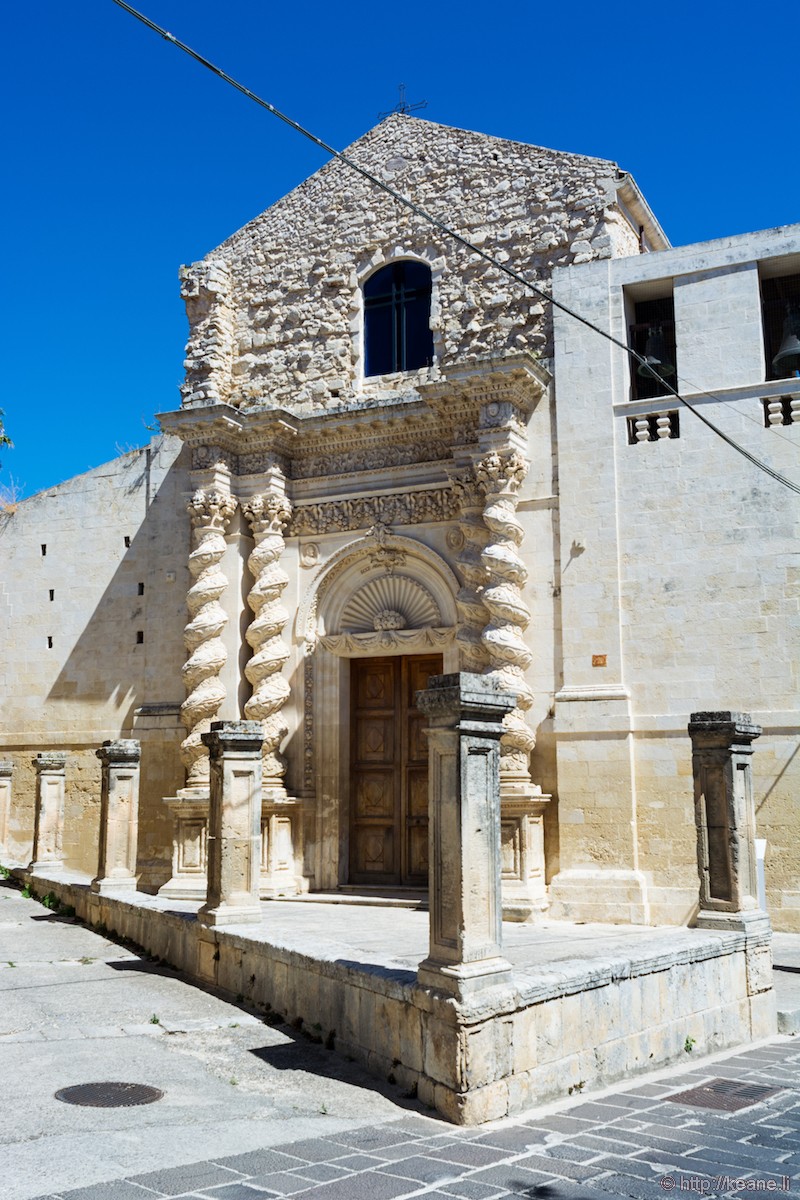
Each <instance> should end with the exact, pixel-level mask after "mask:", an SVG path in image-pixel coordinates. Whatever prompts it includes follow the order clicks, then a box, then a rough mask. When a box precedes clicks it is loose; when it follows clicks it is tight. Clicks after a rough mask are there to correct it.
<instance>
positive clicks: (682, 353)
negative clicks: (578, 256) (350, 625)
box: [555, 226, 800, 929]
mask: <svg viewBox="0 0 800 1200" xmlns="http://www.w3.org/2000/svg"><path fill="white" fill-rule="evenodd" d="M791 255H794V256H795V257H794V258H793V259H792V258H791V257H786V258H785V259H784V257H783V256H791ZM777 256H781V261H782V262H785V264H788V265H786V267H785V271H784V273H786V274H791V273H792V272H793V271H794V272H800V227H797V226H792V227H789V228H786V229H781V230H770V231H766V232H764V233H761V234H753V235H747V236H745V237H740V238H728V239H722V240H720V241H718V242H710V243H705V244H702V245H699V246H691V247H686V248H685V249H677V250H670V251H665V252H662V253H659V254H652V255H648V256H645V257H643V258H637V259H627V260H619V261H617V262H613V263H608V264H596V265H588V266H585V267H581V268H579V269H575V270H571V271H567V272H562V273H559V275H558V276H557V278H556V281H555V289H556V295H557V296H558V298H560V299H561V300H564V301H566V302H567V303H569V304H572V305H574V306H575V307H576V308H578V309H579V310H580V311H581V312H582V313H583V314H584V315H586V316H587V317H589V318H590V319H594V320H595V321H597V323H598V324H600V325H601V326H602V327H603V328H609V329H610V330H611V332H613V333H615V334H616V335H617V336H618V337H620V338H621V339H622V340H623V341H625V340H626V339H627V328H626V314H625V308H624V300H625V296H626V295H628V296H630V295H631V293H632V294H633V296H634V297H637V296H640V295H642V294H643V293H642V288H643V287H649V288H650V293H649V294H652V293H653V291H658V290H659V288H660V285H661V283H663V281H666V283H667V287H668V286H669V282H670V281H674V282H673V286H674V298H675V322H676V340H677V359H678V374H679V381H678V382H679V387H680V388H681V389H682V390H683V391H684V394H685V395H686V396H687V398H689V399H690V400H691V401H692V403H694V404H696V405H697V406H698V408H699V409H700V411H701V412H702V414H703V415H704V416H706V417H707V418H709V419H710V420H711V421H713V422H714V423H715V424H716V425H717V426H719V428H720V429H722V430H723V431H724V432H725V433H726V434H727V435H728V436H729V437H731V438H732V439H733V440H734V441H735V442H737V443H738V444H740V445H742V446H743V447H745V448H746V449H747V450H748V451H750V453H752V454H753V455H755V456H756V457H757V458H759V459H761V460H763V461H764V462H766V463H767V464H769V465H770V466H772V467H773V468H774V469H775V470H777V471H780V472H783V473H784V474H785V475H786V476H788V477H789V478H791V479H794V480H797V479H798V473H797V443H798V440H799V439H800V424H797V423H796V424H793V425H792V424H790V425H774V426H770V427H765V416H764V405H763V398H764V397H769V396H772V395H777V394H783V393H784V392H790V391H792V390H793V392H794V394H796V393H797V390H798V389H797V388H796V387H794V388H793V385H794V384H796V382H797V381H791V380H785V381H783V382H772V383H766V382H765V365H764V350H763V337H762V330H761V318H760V299H759V291H758V267H757V264H758V262H759V261H761V262H762V263H764V262H766V263H769V262H770V260H772V259H774V258H775V257H777ZM792 263H794V266H793V265H792ZM556 337H557V355H556V388H557V414H558V416H557V421H558V444H559V475H560V481H561V558H562V564H561V565H562V576H561V578H562V604H563V612H562V620H563V646H564V691H563V696H562V700H561V701H560V702H559V714H558V715H557V729H559V728H560V730H561V732H562V733H563V737H564V743H563V752H562V749H560V750H559V755H560V757H559V792H560V820H561V829H562V838H561V865H562V867H564V866H565V863H566V864H571V865H572V867H573V868H575V869H580V870H590V871H591V870H596V869H599V870H602V869H615V868H616V869H625V870H628V871H630V872H634V873H635V872H639V873H640V875H641V876H642V877H643V879H644V880H645V881H646V885H647V889H646V890H647V904H648V905H649V910H648V911H649V919H651V920H653V921H658V920H667V919H669V920H682V919H686V918H687V917H690V916H691V915H692V913H693V909H694V904H695V902H696V895H697V874H696V860H695V843H694V825H693V818H692V808H691V806H692V778H691V748H690V744H689V739H688V737H687V735H686V724H687V721H688V717H689V713H690V712H692V711H694V710H700V709H742V710H745V711H747V712H751V713H752V714H753V718H754V720H755V721H756V722H757V723H759V724H761V725H762V726H763V728H764V736H763V737H762V738H761V740H760V741H758V742H757V743H756V746H755V750H756V753H755V757H754V760H753V772H754V783H755V793H756V808H757V823H758V829H757V833H758V836H761V837H766V839H767V843H768V847H767V859H766V874H767V889H768V906H769V909H770V913H771V916H772V918H773V922H774V923H775V926H776V927H777V928H783V929H800V908H799V907H798V902H800V859H798V856H797V854H796V851H795V850H793V849H792V845H791V842H792V837H791V833H790V830H791V829H792V826H793V824H794V827H795V828H796V822H795V812H794V807H793V803H792V800H791V796H792V793H793V792H794V793H795V794H796V790H797V787H798V782H800V780H799V779H798V765H797V756H796V729H797V725H798V720H797V716H798V714H797V700H798V695H800V689H798V657H797V646H798V644H800V642H799V641H798V633H800V630H798V607H797V596H798V581H799V580H800V575H799V574H798V561H797V557H796V546H797V522H798V516H800V504H799V503H798V499H797V496H796V495H795V494H794V493H792V492H791V491H789V490H788V489H787V488H785V487H783V486H781V485H780V483H778V482H777V481H775V480H773V479H772V478H770V477H769V476H768V475H767V474H765V473H764V472H762V471H760V470H757V469H756V468H755V467H754V466H752V465H751V464H750V463H748V462H747V461H746V460H745V459H743V458H742V457H741V456H740V455H739V454H737V453H736V451H735V450H733V449H732V448H731V447H730V446H728V445H726V444H725V443H724V442H723V440H722V439H721V438H720V437H718V436H717V435H716V434H715V433H713V432H712V431H711V430H710V429H708V428H707V427H705V426H704V425H703V424H702V423H701V422H700V421H699V420H698V419H697V418H695V417H694V416H693V415H692V414H691V413H690V412H688V411H687V410H685V409H684V410H682V411H680V412H679V421H680V436H679V437H678V438H658V439H657V440H655V441H638V442H636V444H633V445H631V444H629V438H630V428H629V420H630V418H631V417H637V416H641V415H647V414H653V413H658V412H663V411H667V410H674V409H679V408H680V405H679V404H678V403H677V401H674V400H673V399H669V398H668V399H665V400H663V401H659V400H654V401H653V400H651V401H633V402H631V401H630V400H629V399H628V396H629V391H628V381H629V374H628V366H627V363H626V355H625V354H624V353H623V352H622V351H620V350H617V349H616V348H614V347H611V346H609V344H608V343H605V342H603V341H602V340H601V339H600V338H598V337H597V335H596V334H593V333H592V332H591V331H589V330H586V329H581V328H578V327H577V326H576V325H575V323H574V322H570V321H569V319H568V318H563V319H562V318H560V317H559V318H557V334H556ZM700 389H710V391H711V392H712V394H711V395H705V394H703V393H702V392H701V391H700ZM597 656H606V659H605V664H604V665H597V662H596V663H595V665H594V666H593V658H594V659H595V660H596V659H597ZM600 661H601V662H602V659H601V660H600ZM596 759H599V763H598V765H597V767H595V765H594V760H596ZM625 846H627V849H623V847H625ZM598 887H599V884H598Z"/></svg>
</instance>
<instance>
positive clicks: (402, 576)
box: [297, 525, 459, 655]
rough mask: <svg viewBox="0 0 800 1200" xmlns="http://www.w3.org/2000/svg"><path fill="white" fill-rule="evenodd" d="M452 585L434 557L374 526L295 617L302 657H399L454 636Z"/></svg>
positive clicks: (335, 561) (314, 587) (345, 551)
mask: <svg viewBox="0 0 800 1200" xmlns="http://www.w3.org/2000/svg"><path fill="white" fill-rule="evenodd" d="M458 586H459V585H458V580H457V579H456V576H455V574H454V573H453V571H452V570H451V568H450V567H449V566H448V564H447V563H446V562H445V560H444V559H443V558H442V557H441V555H440V554H437V553H436V551H435V550H431V548H430V547H429V546H426V545H424V544H423V543H422V542H418V541H415V540H414V539H413V538H408V537H401V536H399V535H395V534H393V533H392V532H391V531H390V530H389V529H387V527H386V526H382V525H378V526H375V527H374V528H373V529H372V530H371V531H370V533H369V534H368V535H367V536H365V537H361V538H357V539H356V540H355V541H353V542H351V543H350V544H349V545H348V546H345V547H343V548H342V549H341V550H340V551H339V552H338V553H337V554H335V555H334V556H333V557H332V559H331V560H330V562H328V563H327V564H326V565H325V566H324V567H323V568H322V569H321V570H320V571H319V572H318V574H317V576H316V578H315V579H314V581H313V582H312V584H311V586H310V588H309V590H308V592H307V593H306V596H305V598H304V599H303V602H302V603H301V605H300V609H299V612H298V622H297V633H298V637H299V638H300V639H301V640H302V641H304V642H305V644H306V649H307V653H308V652H309V651H311V650H313V649H314V648H315V647H316V646H317V645H318V644H322V645H323V646H324V647H325V648H326V649H327V650H329V651H331V652H332V653H334V654H345V655H352V654H359V653H362V654H377V653H403V652H411V650H412V649H414V648H417V647H421V648H425V647H429V646H432V645H443V644H445V642H448V641H450V640H451V639H452V638H453V637H454V636H455V626H456V619H457V614H456V603H455V597H456V593H457V591H458Z"/></svg>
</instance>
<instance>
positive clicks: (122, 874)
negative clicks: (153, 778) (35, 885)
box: [92, 739, 141, 896]
mask: <svg viewBox="0 0 800 1200" xmlns="http://www.w3.org/2000/svg"><path fill="white" fill-rule="evenodd" d="M95 753H96V754H97V757H98V758H99V759H100V763H101V765H102V768H103V780H102V790H101V793H100V846H99V851H98V857H97V875H96V876H95V878H94V879H93V880H92V891H93V892H97V893H98V894H99V895H101V896H116V895H119V894H120V893H126V892H135V891H136V851H137V848H138V843H139V760H140V757H141V745H140V743H139V742H137V741H134V740H133V739H122V740H120V741H115V742H103V745H102V747H101V748H100V749H99V750H97V751H95Z"/></svg>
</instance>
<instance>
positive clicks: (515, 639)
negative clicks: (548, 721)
mask: <svg viewBox="0 0 800 1200" xmlns="http://www.w3.org/2000/svg"><path fill="white" fill-rule="evenodd" d="M527 472H528V463H527V462H526V460H525V459H524V458H523V457H522V455H521V454H518V453H517V452H516V451H512V452H511V453H509V454H498V453H497V452H492V453H491V454H488V455H487V456H486V457H485V458H484V459H483V460H482V461H481V462H480V463H479V464H478V467H477V470H476V477H477V480H478V482H479V483H480V484H481V485H482V487H483V488H484V490H485V493H486V503H485V507H484V510H483V520H484V522H485V524H486V527H487V529H488V531H489V542H488V545H486V546H485V547H484V549H483V551H482V553H481V562H482V563H483V566H484V567H485V569H486V573H487V576H488V579H487V583H486V586H485V587H484V589H483V593H482V599H483V603H484V605H485V606H486V609H487V610H488V613H489V621H488V623H487V624H486V625H485V627H484V629H483V631H482V634H481V640H482V643H483V646H484V648H485V650H486V653H487V655H488V658H489V665H488V666H487V667H486V668H485V669H484V674H486V675H489V676H491V677H494V678H496V679H497V680H498V682H499V683H500V685H501V686H502V687H504V688H507V689H508V690H509V691H511V692H516V694H517V697H518V699H517V707H516V708H515V709H514V710H513V711H512V712H511V713H509V714H508V716H507V717H506V718H505V720H504V725H505V728H506V732H505V733H504V735H503V738H502V741H501V744H500V749H501V763H500V766H501V771H502V773H503V775H504V777H505V778H506V779H509V778H513V779H516V780H518V781H529V780H530V772H529V756H530V753H531V750H533V747H534V746H535V744H536V739H535V737H534V734H533V731H532V730H531V729H530V728H529V726H528V725H527V724H526V721H525V713H526V712H527V711H528V709H529V708H530V707H531V705H532V703H533V692H532V691H531V689H530V687H529V686H528V684H527V682H526V680H525V674H524V673H525V670H526V669H527V667H528V666H529V665H530V661H531V658H532V655H531V652H530V650H529V649H528V647H527V645H526V644H525V642H524V640H523V638H522V633H523V631H524V630H525V629H526V628H527V626H528V624H529V622H530V619H531V611H530V609H529V608H528V606H527V604H526V603H525V601H524V600H523V598H522V586H523V584H524V583H525V580H526V578H527V574H528V573H527V570H526V569H525V566H524V564H523V562H522V560H521V558H520V556H519V552H518V547H519V545H520V543H521V542H522V538H523V530H522V526H521V524H520V522H519V521H518V519H517V515H516V509H517V503H518V492H519V489H520V486H521V484H522V481H523V480H524V478H525V476H526V474H527Z"/></svg>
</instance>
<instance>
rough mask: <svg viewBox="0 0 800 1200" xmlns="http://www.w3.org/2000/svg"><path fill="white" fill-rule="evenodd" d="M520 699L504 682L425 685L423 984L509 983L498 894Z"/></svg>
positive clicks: (455, 990) (458, 678)
mask: <svg viewBox="0 0 800 1200" xmlns="http://www.w3.org/2000/svg"><path fill="white" fill-rule="evenodd" d="M515 700H516V697H514V696H511V695H508V694H507V693H504V692H502V691H501V690H500V685H499V683H498V682H497V681H496V680H492V679H488V678H487V677H486V676H482V675H474V674H471V673H468V672H465V671H463V672H461V673H459V674H457V675H437V676H434V678H433V679H431V686H430V688H428V690H426V691H424V692H418V693H417V706H418V708H420V709H421V711H422V712H424V713H427V715H428V717H429V718H430V727H429V729H428V742H429V747H428V752H429V764H430V767H429V772H430V773H429V784H428V787H429V796H430V831H429V844H430V875H429V889H430V952H429V954H428V957H427V958H426V959H425V960H424V961H423V962H421V963H420V965H419V969H418V972H417V979H418V981H419V982H420V983H421V984H424V985H427V986H431V987H434V988H437V989H439V990H443V991H446V992H449V993H450V994H452V995H454V996H455V997H457V998H458V999H460V1000H465V999H467V998H468V997H470V996H472V995H473V994H474V993H475V992H478V991H480V990H482V989H483V988H486V987H489V986H496V985H497V984H504V983H507V982H508V981H509V979H510V970H511V968H510V965H509V963H508V962H507V961H506V959H505V958H503V955H502V902H501V893H500V773H499V763H500V750H499V745H500V738H501V736H502V734H503V717H504V716H505V715H506V714H507V713H509V712H510V711H511V710H512V709H513V707H514V704H515Z"/></svg>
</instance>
